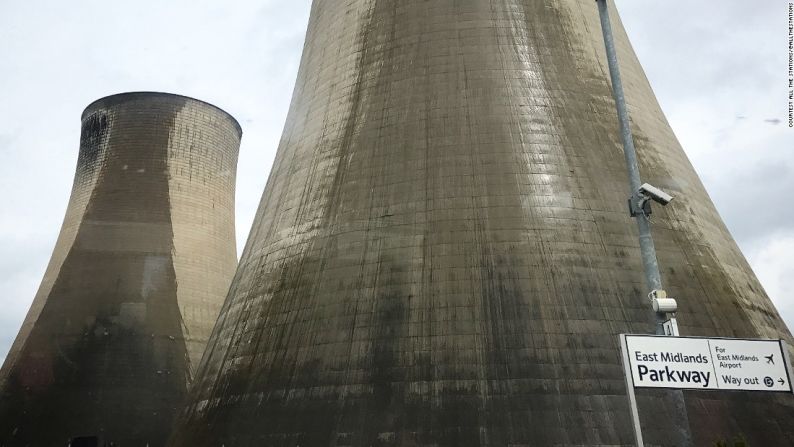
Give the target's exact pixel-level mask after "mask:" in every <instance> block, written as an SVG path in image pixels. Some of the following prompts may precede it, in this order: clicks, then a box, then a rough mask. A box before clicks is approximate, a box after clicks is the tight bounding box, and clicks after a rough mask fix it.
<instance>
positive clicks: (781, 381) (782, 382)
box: [778, 379, 786, 385]
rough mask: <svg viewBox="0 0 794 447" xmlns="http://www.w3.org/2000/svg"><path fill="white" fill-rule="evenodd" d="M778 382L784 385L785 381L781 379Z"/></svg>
mask: <svg viewBox="0 0 794 447" xmlns="http://www.w3.org/2000/svg"><path fill="white" fill-rule="evenodd" d="M778 382H780V384H781V385H785V384H786V381H785V380H783V379H780V380H778Z"/></svg>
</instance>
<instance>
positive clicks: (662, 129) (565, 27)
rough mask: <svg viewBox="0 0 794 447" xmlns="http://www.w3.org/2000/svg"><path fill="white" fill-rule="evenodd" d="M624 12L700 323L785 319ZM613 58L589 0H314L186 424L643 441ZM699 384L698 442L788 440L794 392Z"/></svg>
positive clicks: (633, 236) (557, 441)
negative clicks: (626, 351)
mask: <svg viewBox="0 0 794 447" xmlns="http://www.w3.org/2000/svg"><path fill="white" fill-rule="evenodd" d="M613 22H614V23H615V25H616V32H617V36H616V39H617V45H618V52H619V57H620V59H621V61H622V69H623V74H624V82H625V84H626V93H627V96H628V100H629V103H630V104H629V106H630V112H631V114H632V118H633V130H634V133H635V136H636V140H637V141H636V142H637V147H638V152H639V157H640V162H641V163H640V165H641V166H640V167H641V170H642V173H643V175H644V179H645V180H646V181H648V182H650V183H652V184H654V185H657V186H660V187H663V188H665V189H667V190H669V191H671V192H673V193H674V195H675V196H676V197H677V198H676V200H675V202H673V204H672V205H671V206H669V207H668V208H665V209H661V208H657V209H656V210H655V213H654V214H653V221H654V223H653V226H654V233H655V237H656V244H657V249H658V252H659V261H660V265H661V266H662V269H663V272H662V274H663V278H664V283H665V285H666V286H667V287H666V288H667V290H668V291H669V292H670V294H671V295H672V296H675V297H676V298H678V299H679V301H680V304H681V307H682V309H681V311H680V313H679V322H680V323H681V325H682V327H681V330H682V333H683V334H686V335H711V336H739V337H773V338H778V337H782V338H785V339H787V340H789V341H791V335H790V334H789V331H788V330H787V329H786V327H785V325H784V323H783V322H782V320H781V319H780V316H779V315H778V313H777V311H776V310H775V308H774V307H773V305H772V304H771V302H770V300H769V299H768V298H767V296H766V295H765V293H764V291H763V289H762V287H761V285H760V284H759V282H758V280H757V279H756V277H755V275H754V274H753V272H752V271H751V270H750V267H749V266H748V264H747V262H746V261H745V259H744V257H743V256H742V254H741V253H740V251H739V249H738V248H737V246H736V244H735V242H734V241H733V239H732V238H731V235H730V234H729V233H728V231H727V230H726V228H725V225H724V224H723V223H722V221H721V219H720V217H719V215H718V214H717V212H716V210H715V208H714V205H713V204H712V202H711V201H710V199H709V197H708V195H707V194H706V191H705V190H704V188H703V185H702V184H701V182H700V180H699V179H698V176H697V174H696V173H695V171H694V170H693V168H692V166H691V164H690V162H689V161H688V160H687V157H686V155H685V154H684V151H683V150H682V148H681V147H680V145H679V144H678V142H677V141H676V138H675V136H674V135H673V132H672V130H671V129H670V126H669V125H668V123H667V121H666V120H665V117H664V115H663V113H662V111H661V110H660V108H659V105H658V104H657V101H656V99H655V98H654V95H653V92H652V91H651V88H650V86H649V85H648V81H647V80H646V78H645V76H644V75H643V71H642V69H641V67H640V65H639V63H638V61H637V58H636V56H635V55H634V53H633V51H632V49H631V47H630V45H629V42H628V40H627V37H626V34H625V32H624V30H623V29H622V27H621V26H620V24H619V19H618V17H617V16H615V17H613ZM608 73H609V72H608V68H607V65H606V57H605V54H604V44H603V39H602V35H601V28H600V25H599V19H598V12H597V6H596V3H595V2H594V1H592V0H589V1H585V0H490V1H486V0H429V1H428V0H400V1H396V0H349V1H337V0H315V1H314V4H313V6H312V11H311V18H310V21H309V29H308V34H307V38H306V44H305V48H304V53H303V60H302V63H301V66H300V71H299V75H298V80H297V85H296V89H295V93H294V97H293V100H292V106H291V109H290V112H289V116H288V119H287V123H286V128H285V131H284V136H283V139H282V142H281V146H280V147H279V151H278V155H277V156H276V160H275V164H274V166H273V169H272V172H271V174H270V179H269V180H268V183H267V187H266V189H265V192H264V196H263V198H262V202H261V204H260V208H259V211H258V214H257V216H256V220H255V222H254V225H253V229H252V231H251V235H250V237H249V239H248V243H247V245H246V247H245V251H244V253H243V256H242V260H241V263H240V266H239V267H238V270H237V273H236V275H235V278H234V280H233V282H232V286H231V288H230V293H229V296H228V297H227V301H226V303H225V304H224V307H223V309H222V311H221V316H220V317H219V320H218V324H217V325H216V327H215V329H214V331H213V334H212V336H211V338H210V342H209V344H208V347H207V351H206V353H205V355H204V358H203V360H202V363H201V366H200V367H199V372H198V376H197V380H196V382H195V384H194V395H193V396H192V399H191V404H190V406H189V407H188V409H187V411H186V414H185V416H184V420H183V421H182V423H181V426H180V428H179V429H178V431H177V432H176V434H175V435H174V437H173V438H172V441H173V442H172V444H173V445H175V446H179V447H193V446H220V445H226V446H235V447H241V446H297V445H300V446H378V445H384V446H385V445H392V446H397V445H399V446H420V445H421V446H448V447H452V446H494V447H496V446H509V445H515V446H518V445H521V446H584V445H603V446H617V445H629V444H632V443H633V435H632V429H631V422H630V417H629V414H630V413H629V408H628V402H627V398H626V394H625V385H624V381H623V372H622V368H621V363H620V356H619V344H618V334H619V333H621V332H630V333H648V332H651V331H653V324H652V315H651V310H650V303H649V302H648V300H647V298H646V296H645V295H646V294H647V293H648V290H647V289H646V287H645V284H644V275H643V271H642V263H641V260H640V256H639V255H640V251H639V248H638V243H637V233H636V225H635V222H634V221H633V220H632V218H631V217H630V216H629V215H628V209H627V205H626V201H627V199H628V197H629V195H630V192H629V191H628V187H627V174H626V169H625V161H624V157H623V152H622V146H621V143H620V137H619V133H618V123H617V118H616V114H615V103H614V101H613V99H612V91H611V86H610V84H609V74H608ZM686 398H687V403H688V410H689V416H690V420H691V427H692V431H693V433H694V436H695V440H696V445H698V446H701V445H702V446H707V445H712V442H713V441H716V440H718V439H727V438H733V437H736V436H738V435H740V434H743V435H744V436H745V437H746V438H747V439H748V441H750V445H757V446H761V445H763V446H772V445H774V446H783V445H792V443H793V442H794V397H793V396H776V395H768V394H751V393H733V394H731V393H714V392H711V393H709V392H700V393H697V392H692V393H689V394H687V395H686ZM639 399H640V404H641V412H642V416H643V423H644V425H645V431H646V432H645V434H646V439H649V440H651V439H653V440H656V441H658V442H661V440H664V442H666V443H668V445H681V443H680V440H678V439H676V435H675V433H677V430H675V428H674V427H672V426H671V423H670V421H671V420H672V419H673V418H672V417H671V414H670V413H671V412H672V411H674V410H673V408H674V406H673V405H672V404H671V403H670V401H669V400H668V399H667V398H666V397H665V393H664V392H645V391H643V392H640V393H639Z"/></svg>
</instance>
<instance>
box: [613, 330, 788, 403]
mask: <svg viewBox="0 0 794 447" xmlns="http://www.w3.org/2000/svg"><path fill="white" fill-rule="evenodd" d="M623 337H625V349H626V352H624V359H627V360H628V363H629V370H630V373H631V379H632V381H633V385H634V387H636V388H677V389H699V390H744V391H768V392H769V391H771V392H788V393H790V392H792V391H794V390H792V386H791V377H790V369H789V368H790V367H789V364H788V356H787V354H786V353H785V347H784V345H783V343H782V342H781V341H780V340H743V339H731V338H698V337H665V336H653V335H623Z"/></svg>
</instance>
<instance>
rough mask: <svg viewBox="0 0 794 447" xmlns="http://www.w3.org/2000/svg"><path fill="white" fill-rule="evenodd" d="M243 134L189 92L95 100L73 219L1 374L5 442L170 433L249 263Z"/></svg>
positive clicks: (130, 438) (0, 422)
mask: <svg viewBox="0 0 794 447" xmlns="http://www.w3.org/2000/svg"><path fill="white" fill-rule="evenodd" d="M241 134H242V132H241V129H240V126H239V124H238V123H237V121H235V119H234V118H232V117H231V116H230V115H229V114H227V113H226V112H224V111H223V110H221V109H219V108H217V107H215V106H213V105H211V104H207V103H205V102H202V101H198V100H195V99H192V98H187V97H184V96H178V95H171V94H165V93H124V94H119V95H114V96H109V97H107V98H103V99H100V100H98V101H96V102H94V103H93V104H91V105H89V106H88V108H86V110H85V112H83V116H82V132H81V136H80V155H79V158H78V162H77V170H76V173H75V179H74V186H73V187H72V195H71V198H70V201H69V206H68V209H67V211H66V217H65V219H64V222H63V227H62V228H61V233H60V236H59V237H58V241H57V243H56V246H55V250H54V252H53V255H52V259H51V260H50V264H49V266H48V267H47V271H46V273H45V275H44V279H43V281H42V283H41V286H40V288H39V291H38V294H37V295H36V298H35V300H34V301H33V305H32V306H31V309H30V311H29V313H28V315H27V318H26V319H25V321H24V323H23V325H22V329H21V330H20V331H19V335H17V338H16V340H15V342H14V345H13V346H12V348H11V352H10V353H9V354H8V357H7V358H6V361H5V364H4V365H3V367H2V370H0V445H2V446H27V445H34V446H61V445H66V443H67V441H68V440H69V439H72V438H76V437H80V436H84V437H93V436H96V437H98V438H99V439H101V440H103V441H113V442H114V443H116V444H117V445H123V446H144V445H150V446H158V445H162V444H163V443H164V442H165V437H166V436H167V434H168V432H169V430H170V428H171V423H172V419H173V417H174V415H175V413H176V412H177V411H178V409H179V408H180V405H181V403H182V399H183V397H184V395H185V393H186V391H187V387H188V385H189V384H190V381H191V380H192V377H193V371H194V369H195V366H196V364H197V363H198V361H199V360H200V357H201V354H202V352H203V350H204V346H205V344H206V342H207V338H208V337H209V334H210V331H211V330H212V326H213V324H214V322H215V319H216V317H217V316H218V313H219V311H220V307H221V304H222V302H223V299H224V297H225V295H226V292H227V289H228V286H229V283H230V281H231V278H232V275H233V274H234V269H235V266H236V263H237V262H236V250H235V238H234V184H235V174H236V168H237V153H238V149H239V146H240V137H241Z"/></svg>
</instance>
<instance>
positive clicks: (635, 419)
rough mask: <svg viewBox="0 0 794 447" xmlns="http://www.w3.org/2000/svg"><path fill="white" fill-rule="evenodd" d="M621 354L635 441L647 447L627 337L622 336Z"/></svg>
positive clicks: (641, 446)
mask: <svg viewBox="0 0 794 447" xmlns="http://www.w3.org/2000/svg"><path fill="white" fill-rule="evenodd" d="M620 352H621V353H622V354H623V355H622V356H621V357H620V358H621V363H623V375H624V377H625V379H626V394H627V395H628V396H629V408H630V409H631V423H632V424H633V426H634V440H635V442H636V443H637V447H645V442H644V441H643V440H642V426H640V411H639V408H638V407H637V396H636V395H635V394H634V375H633V374H632V373H631V359H630V358H629V348H628V346H627V344H626V335H625V334H621V335H620Z"/></svg>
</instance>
